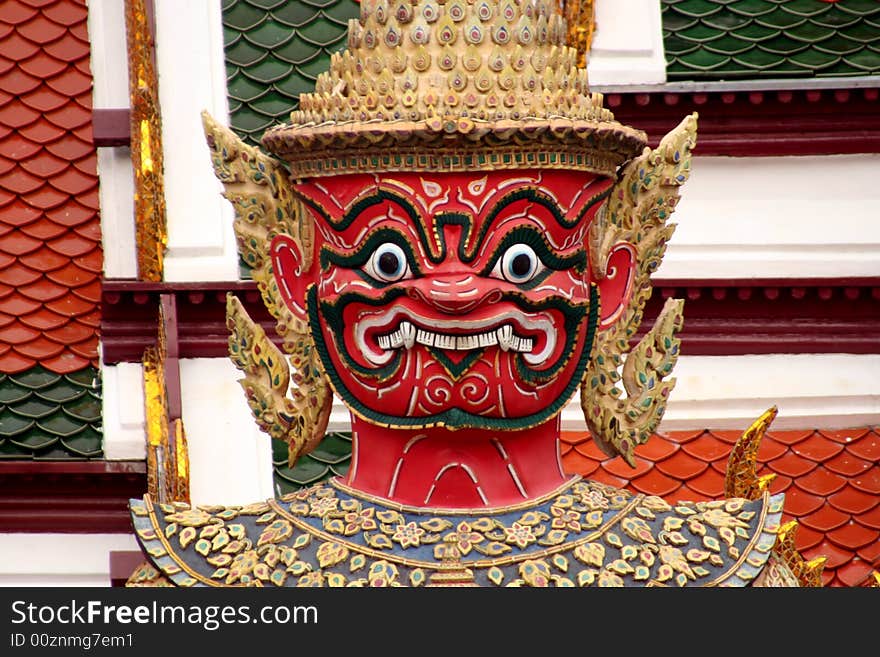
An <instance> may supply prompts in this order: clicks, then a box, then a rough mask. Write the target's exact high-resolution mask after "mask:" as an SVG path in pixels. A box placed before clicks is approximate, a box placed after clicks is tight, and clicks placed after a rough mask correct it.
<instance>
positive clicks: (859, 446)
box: [846, 432, 880, 463]
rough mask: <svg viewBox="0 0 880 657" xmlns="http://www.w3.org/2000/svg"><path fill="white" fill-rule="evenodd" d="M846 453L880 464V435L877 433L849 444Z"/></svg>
mask: <svg viewBox="0 0 880 657" xmlns="http://www.w3.org/2000/svg"><path fill="white" fill-rule="evenodd" d="M846 451H847V452H849V453H850V454H855V455H856V456H858V457H859V458H862V459H865V460H866V461H871V462H873V463H880V435H878V434H877V432H872V433H869V434H865V435H864V436H862V437H861V438H859V439H858V440H854V441H853V442H851V443H849V444H848V445H847V446H846Z"/></svg>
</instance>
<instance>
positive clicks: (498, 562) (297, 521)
mask: <svg viewBox="0 0 880 657" xmlns="http://www.w3.org/2000/svg"><path fill="white" fill-rule="evenodd" d="M643 498H644V495H637V496H634V497H633V499H632V500H630V501H629V503H627V504H626V505H625V506H623V507H621V508H620V510H619V511H618V512H617V513H615V514H614V515H613V516H612V517H611V518H610V519H609V520H607V521H606V522H605V524H603V525H602V526H601V527H599V528H598V529H596V530H595V531H593V532H591V533H590V534H587V535H586V536H582V537H581V538H579V539H577V540H575V541H570V542H567V543H562V544H560V545H555V546H553V547H548V548H544V549H542V550H536V551H534V552H528V553H527V554H521V555H508V556H505V557H498V558H494V559H477V560H475V561H468V562H463V564H464V565H466V566H467V567H468V568H491V567H492V566H507V565H509V564H513V563H519V562H522V561H528V560H530V559H540V558H542V557H547V556H550V555H553V554H558V553H560V552H566V551H569V550H571V549H573V548H575V547H577V546H578V545H581V544H583V543H589V542H590V541H594V540H596V539H597V538H599V537H600V536H603V535H604V534H605V533H606V532H608V531H609V530H610V529H612V528H613V527H615V526H616V524H617V522H618V521H619V520H620V519H621V518H622V517H623V516H625V515H626V514H627V513H629V512H630V511H632V509H633V508H635V507H636V506H637V505H638V503H639V502H641V501H642V499H643ZM268 504H269V507H270V508H271V509H272V510H274V511H276V512H277V513H279V514H280V515H282V516H283V517H284V518H285V519H286V520H288V521H290V522H291V523H292V524H293V525H295V526H296V527H297V528H298V529H300V530H301V531H304V532H306V533H308V534H311V535H312V536H317V537H319V538H321V539H323V540H325V541H331V542H335V543H340V544H344V545H345V546H346V547H348V548H349V549H351V550H354V551H355V552H359V553H361V554H365V555H368V556H371V557H375V558H378V559H383V560H385V561H388V562H391V563H396V564H400V565H402V566H409V567H412V568H431V569H437V568H439V567H440V564H438V563H437V562H435V561H422V560H420V559H408V558H406V557H401V556H398V555H396V554H393V553H388V552H382V551H380V550H375V549H373V548H370V547H367V546H365V545H359V544H356V543H352V542H349V541H346V540H345V539H343V538H341V537H339V536H336V535H334V534H329V533H327V532H325V531H323V530H320V529H317V528H316V527H314V526H312V525H310V524H309V523H308V522H305V521H304V520H302V519H301V518H300V517H299V516H295V515H293V514H291V513H290V512H289V511H287V509H285V508H284V507H283V506H282V505H280V504H279V503H278V501H277V500H268Z"/></svg>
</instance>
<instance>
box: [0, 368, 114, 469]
mask: <svg viewBox="0 0 880 657" xmlns="http://www.w3.org/2000/svg"><path fill="white" fill-rule="evenodd" d="M102 441H103V436H102V430H101V385H100V379H99V373H98V371H97V370H96V369H95V368H93V367H88V368H85V369H84V370H80V371H78V372H72V373H69V374H65V375H61V374H55V373H53V372H50V371H48V370H46V369H44V368H42V367H39V366H38V367H34V368H32V369H30V370H27V371H25V372H21V373H19V374H14V375H13V374H0V459H18V460H21V459H35V460H56V459H96V458H102V456H103V452H102Z"/></svg>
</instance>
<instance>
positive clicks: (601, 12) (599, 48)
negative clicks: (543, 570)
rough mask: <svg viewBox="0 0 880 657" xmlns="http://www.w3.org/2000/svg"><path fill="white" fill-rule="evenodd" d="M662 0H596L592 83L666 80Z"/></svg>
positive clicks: (590, 60) (589, 71) (590, 61)
mask: <svg viewBox="0 0 880 657" xmlns="http://www.w3.org/2000/svg"><path fill="white" fill-rule="evenodd" d="M662 29H663V28H662V21H661V16H660V1H659V0H597V1H596V27H595V31H594V32H593V44H592V47H591V49H590V53H589V56H588V61H587V74H588V77H589V81H590V86H591V87H616V86H621V85H634V84H662V83H664V82H666V59H665V56H664V51H663V31H662Z"/></svg>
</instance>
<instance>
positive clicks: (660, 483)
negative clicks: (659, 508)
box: [630, 471, 681, 497]
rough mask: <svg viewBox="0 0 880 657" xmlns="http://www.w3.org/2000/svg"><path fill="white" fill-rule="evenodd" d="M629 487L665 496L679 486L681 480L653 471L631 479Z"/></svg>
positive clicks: (649, 493)
mask: <svg viewBox="0 0 880 657" xmlns="http://www.w3.org/2000/svg"><path fill="white" fill-rule="evenodd" d="M630 487H631V488H634V489H635V490H637V491H639V492H640V493H644V494H646V495H658V496H660V497H667V496H669V495H672V494H673V493H675V492H677V491H678V490H679V489H680V488H681V481H679V480H678V479H674V478H672V477H667V476H666V475H664V474H663V473H661V472H656V471H655V472H652V473H651V474H650V476H644V477H637V478H635V479H633V480H632V481H630Z"/></svg>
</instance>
